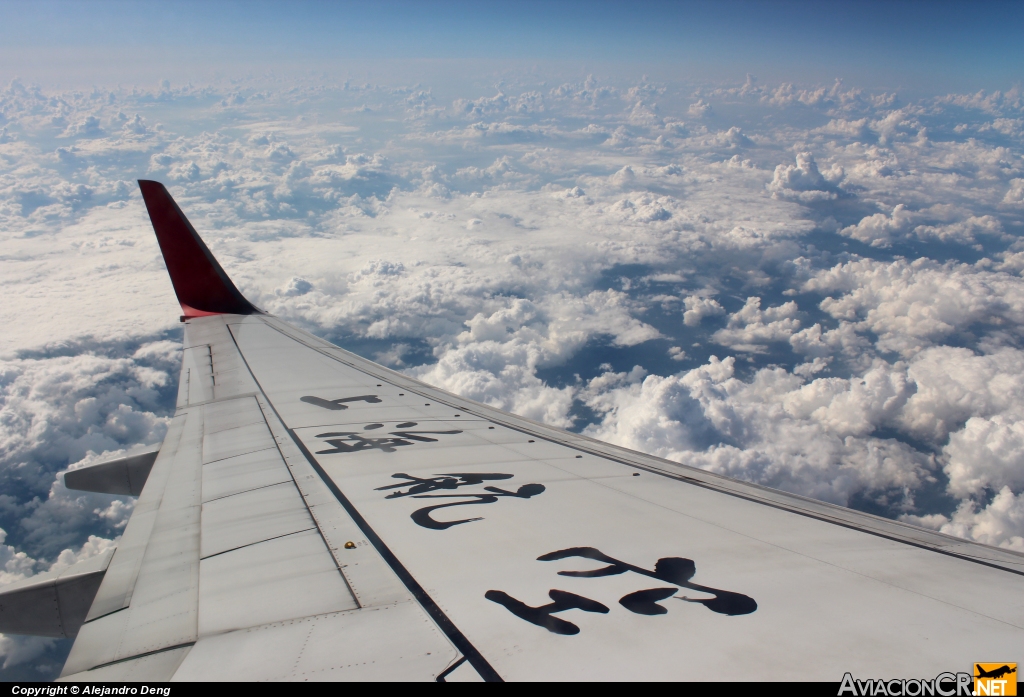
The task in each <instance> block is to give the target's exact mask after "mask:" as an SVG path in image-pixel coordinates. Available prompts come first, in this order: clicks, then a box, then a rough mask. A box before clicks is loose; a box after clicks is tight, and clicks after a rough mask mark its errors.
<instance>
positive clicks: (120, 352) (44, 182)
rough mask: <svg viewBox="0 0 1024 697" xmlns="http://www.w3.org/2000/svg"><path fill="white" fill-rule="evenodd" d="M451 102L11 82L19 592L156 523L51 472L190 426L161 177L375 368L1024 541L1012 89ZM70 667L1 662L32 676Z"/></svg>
mask: <svg viewBox="0 0 1024 697" xmlns="http://www.w3.org/2000/svg"><path fill="white" fill-rule="evenodd" d="M461 89H462V93H461V94H460V95H459V96H458V97H456V98H454V99H445V100H442V99H440V98H439V97H436V96H435V94H434V93H433V91H432V90H431V89H429V87H425V86H423V85H418V86H416V87H412V88H404V87H393V86H384V85H373V84H364V85H355V84H353V83H351V82H348V83H344V84H338V85H332V84H326V85H325V84H312V83H311V84H308V85H307V84H303V83H301V82H295V83H289V84H287V85H285V84H279V83H274V82H273V81H262V82H256V81H250V82H244V81H242V82H234V83H231V84H223V85H221V84H210V85H201V86H196V85H171V84H169V83H166V82H165V83H162V84H159V85H156V86H155V87H144V86H135V87H127V88H118V89H116V90H112V91H111V90H101V89H93V90H91V91H88V90H87V91H68V92H59V91H52V90H47V89H44V88H42V87H38V86H33V85H26V84H22V83H21V82H17V81H15V82H12V83H11V84H9V85H8V86H7V87H6V88H4V89H3V90H2V92H0V245H2V252H0V284H2V289H3V292H4V297H5V301H6V302H5V303H4V306H3V309H2V310H0V312H2V313H3V314H2V316H3V319H4V324H5V326H7V327H16V328H17V330H16V331H8V332H5V333H3V334H2V335H0V357H2V363H0V399H2V403H0V476H2V477H3V478H4V484H5V486H4V487H3V491H4V494H3V495H2V496H0V502H2V504H3V505H2V507H0V520H2V526H0V527H2V528H3V530H4V531H6V532H5V533H4V539H3V540H2V541H0V562H2V564H3V570H2V572H0V573H2V576H0V581H5V582H9V581H12V580H16V579H17V578H22V577H25V576H27V575H31V574H32V573H35V572H38V571H40V570H43V569H45V568H48V567H49V566H51V565H53V564H64V563H70V561H71V560H72V559H73V558H75V557H80V556H83V555H89V554H93V553H97V551H102V547H103V546H104V545H108V544H111V543H112V542H111V541H113V540H115V539H116V536H117V534H118V531H119V530H120V528H121V526H123V524H124V521H125V520H126V519H127V516H128V515H130V511H131V501H130V500H120V499H116V500H112V499H111V498H110V497H102V496H95V495H89V496H86V495H82V496H78V495H76V494H75V493H73V492H68V491H67V490H65V489H63V487H62V485H61V484H60V483H59V480H58V479H57V474H58V473H59V472H60V471H62V470H64V469H66V468H68V467H74V466H81V465H82V464H85V463H87V462H89V461H90V460H91V459H94V458H96V457H98V456H99V455H100V454H102V453H105V452H110V451H117V450H120V449H124V448H127V447H131V446H132V445H135V444H138V443H149V442H157V441H159V440H160V439H161V438H162V436H163V429H164V428H165V423H166V419H167V417H168V415H169V413H170V412H171V411H172V409H173V393H174V387H175V383H176V380H177V361H178V360H179V359H178V355H177V348H178V343H177V342H178V337H179V333H178V329H177V328H176V321H175V320H176V318H177V314H178V311H177V308H176V306H175V303H174V300H173V296H172V294H171V289H170V284H169V283H168V282H167V278H166V275H165V273H164V271H163V268H162V262H161V259H160V257H159V252H158V250H157V247H156V245H155V244H154V241H153V238H152V232H151V230H150V229H149V225H148V221H147V219H146V216H145V211H144V207H143V206H142V203H141V199H140V198H139V195H138V192H137V189H136V187H135V185H134V183H133V180H134V179H137V178H142V177H146V178H155V179H158V180H161V181H164V182H165V183H167V184H168V185H169V186H170V188H171V191H172V193H173V194H174V195H175V197H176V198H177V200H178V201H179V203H180V204H181V205H182V207H183V209H184V210H186V211H187V213H188V215H189V217H190V218H191V220H192V222H193V223H194V224H195V226H196V227H197V229H199V230H200V232H201V234H203V236H204V238H205V239H206V240H207V242H208V244H209V245H210V247H211V249H212V250H213V251H214V253H215V254H216V255H217V256H218V258H219V259H220V260H221V262H222V264H223V265H224V266H225V268H226V269H227V270H228V272H229V273H230V275H231V276H232V278H233V279H234V280H235V282H236V284H237V285H238V286H239V287H240V288H241V290H242V291H243V292H244V293H245V294H246V295H247V296H248V297H249V298H251V299H252V300H253V302H255V303H256V304H257V305H259V306H261V307H264V308H266V309H267V310H269V311H270V312H272V313H274V314H277V315H279V316H281V317H283V318H285V319H287V320H288V321H291V322H294V323H297V324H299V325H301V326H304V327H306V328H308V329H310V330H311V331H314V332H315V333H317V334H319V335H322V336H325V337H327V338H329V339H331V340H333V341H335V342H337V343H339V344H340V345H342V346H346V347H349V348H351V349H352V350H355V351H357V352H360V353H362V354H364V355H367V356H368V357H370V358H373V359H375V360H379V361H382V362H384V363H386V364H389V365H391V366H393V367H396V368H399V369H402V370H406V371H408V372H409V373H410V374H413V375H415V376H417V377H419V378H421V379H424V380H426V381H428V382H431V383H432V384H436V385H439V386H441V387H444V388H446V389H450V390H453V391H455V392H458V393H460V394H463V395H465V396H468V397H471V398H473V399H477V400H480V401H483V402H486V403H488V404H492V405H494V406H497V407H500V408H503V409H508V410H510V411H514V412H517V413H520V414H523V415H525V416H528V417H531V418H535V419H541V420H543V421H546V422H548V423H551V424H555V425H558V426H562V427H565V428H570V429H574V430H578V431H583V432H585V433H587V434H589V435H593V436H595V437H598V438H602V439H606V440H609V441H611V442H615V443H619V444H622V445H625V446H628V447H632V448H636V449H638V450H642V451H645V452H650V453H654V454H656V455H660V456H662V457H667V458H670V459H674V460H677V461H680V462H684V463H686V464H689V465H693V466H697V467H703V468H706V469H709V470H713V471H716V472H721V473H724V474H728V475H730V476H734V477H739V478H742V479H746V480H749V481H755V482H758V483H762V484H767V485H769V486H774V487H779V488H783V489H786V490H789V491H795V492H798V493H801V494H805V495H809V496H814V497H818V498H820V499H823V500H827V501H831V502H835V503H840V504H845V505H851V506H854V507H857V508H860V509H863V510H868V511H871V512H875V513H880V514H882V515H888V516H891V517H902V518H903V519H904V520H908V521H912V522H915V523H917V524H920V525H925V526H928V527H932V528H936V529H941V530H943V531H944V532H948V533H951V534H955V535H960V536H963V537H966V538H969V539H975V540H978V541H981V542H985V543H987V544H994V545H1002V546H1005V547H1008V548H1012V549H1017V550H1024V474H1022V473H1024V426H1022V425H1021V424H1022V419H1024V390H1022V389H1021V388H1022V387H1024V385H1022V384H1021V380H1022V379H1024V378H1021V375H1022V374H1024V371H1022V368H1024V346H1022V341H1024V280H1022V278H1021V272H1022V270H1024V243H1022V242H1021V234H1022V232H1024V194H1022V192H1024V185H1022V182H1024V161H1022V158H1021V154H1022V145H1024V141H1022V139H1024V127H1022V124H1024V103H1022V99H1021V96H1020V94H1019V93H1018V92H1016V91H1009V92H996V93H977V94H971V95H956V94H951V95H944V96H939V97H933V98H928V99H925V100H919V101H906V100H904V99H902V98H901V97H900V96H899V95H894V94H869V93H867V92H864V91H861V90H858V89H853V88H848V87H846V86H844V85H843V84H842V83H839V82H837V83H835V84H833V85H828V86H822V87H818V86H804V87H800V86H795V85H791V84H777V85H761V84H759V83H757V82H756V81H755V80H753V79H748V80H747V82H746V83H745V84H742V85H704V86H693V85H689V86H683V85H663V84H655V83H651V82H649V81H647V80H646V79H645V80H640V81H635V82H632V83H629V82H624V83H605V82H602V81H600V80H595V79H594V78H591V77H588V78H585V79H580V80H574V81H555V82H551V81H548V82H543V81H541V80H539V79H537V78H535V77H525V76H520V77H514V76H510V77H507V78H506V79H504V80H503V81H502V83H501V84H500V85H498V86H497V87H495V88H494V89H493V90H490V89H488V90H483V91H480V90H476V89H472V88H470V87H468V86H466V87H464V88H461ZM55 646H56V648H55ZM59 651H60V647H59V646H58V645H54V644H53V643H52V642H51V643H50V644H47V643H46V642H29V641H23V640H20V639H15V638H11V637H6V638H4V639H3V640H2V643H0V652H2V653H3V655H4V656H5V660H6V661H7V663H8V666H9V667H11V666H16V665H19V664H26V662H28V663H31V662H32V661H33V660H35V661H37V662H39V661H43V663H45V661H46V660H50V658H53V657H54V656H57V654H59ZM33 652H34V653H33ZM55 652H56V653H55ZM40 657H43V658H40ZM46 657H50V658H46ZM44 659H45V660H44ZM40 665H42V663H40ZM47 665H49V664H47Z"/></svg>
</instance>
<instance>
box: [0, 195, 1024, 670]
mask: <svg viewBox="0 0 1024 697" xmlns="http://www.w3.org/2000/svg"><path fill="white" fill-rule="evenodd" d="M141 185H142V187H143V193H144V195H145V198H146V202H147V205H148V206H149V209H150V214H151V217H152V218H153V222H154V227H155V228H156V230H157V235H158V238H159V239H160V243H161V248H162V249H163V251H164V256H165V259H166V260H167V262H168V269H169V271H170V272H171V277H172V281H173V282H174V285H175V290H176V292H177V294H178V298H179V300H180V301H181V303H182V307H183V309H184V312H185V316H184V317H183V319H184V321H185V345H184V358H183V361H182V372H181V382H180V388H179V394H178V402H177V411H176V413H175V416H174V418H173V420H172V422H171V427H170V429H169V431H168V435H167V438H166V440H165V441H164V443H163V446H162V447H161V449H160V451H159V454H158V455H157V456H156V459H155V461H153V462H152V469H151V470H150V471H149V474H148V478H146V480H145V486H144V487H143V488H142V492H141V495H140V496H139V499H138V502H137V504H136V507H135V512H134V513H133V515H132V517H131V519H130V521H129V523H128V526H127V528H126V529H125V532H124V535H123V537H122V539H121V541H120V544H119V546H118V548H117V550H116V552H115V553H114V556H113V558H112V559H111V560H110V563H109V566H108V567H107V568H106V571H105V574H104V575H103V577H102V583H100V585H99V590H98V591H97V592H96V595H95V598H94V600H93V601H92V603H91V606H90V608H89V612H88V615H87V617H86V620H85V623H84V624H82V625H81V627H80V629H78V630H77V631H78V634H77V639H76V641H75V644H74V647H73V649H72V651H71V655H70V657H69V658H68V661H67V664H66V666H65V668H64V673H63V678H64V679H67V680H86V679H96V680H114V679H117V680H124V679H144V680H366V679H380V680H446V681H452V680H621V679H644V680H652V679H657V680H668V679H671V680H679V679H687V680H720V679H722V678H723V676H730V678H736V677H740V678H748V679H761V680H766V679H786V680H793V679H801V680H807V679H811V680H826V681H833V682H835V681H838V680H839V679H840V678H841V677H842V675H843V673H845V672H847V671H850V672H852V673H853V674H854V675H858V676H865V677H869V676H870V677H933V676H935V675H936V674H938V673H940V672H942V671H966V670H969V669H970V666H971V664H972V663H973V662H974V661H979V660H989V659H991V660H1014V656H1016V655H1017V654H1019V652H1020V648H1021V647H1022V646H1024V556H1022V555H1019V554H1015V553H1012V552H1009V551H1007V550H1002V549H996V548H992V547H987V546H984V545H979V544H974V543H970V542H965V541H963V540H960V539H956V538H951V537H947V536H944V535H940V534H937V533H932V532H928V531H925V530H921V529H918V528H915V527H911V526H907V525H903V524H900V523H897V522H893V521H889V520H884V519H881V518H877V517H874V516H870V515H866V514H862V513H857V512H854V511H850V510H848V509H845V508H841V507H837V506H831V505H828V504H823V503H819V502H816V501H812V500H809V499H805V498H802V497H798V496H793V495H790V494H785V493H782V492H778V491H773V490H770V489H766V488H763V487H758V486H754V485H750V484H746V483H742V482H738V481H734V480H731V479H728V478H725V477H720V476H716V475H713V474H709V473H707V472H703V471H701V470H695V469H691V468H688V467H684V466H681V465H678V464H676V463H672V462H668V461H666V460H661V459H659V458H655V457H651V456H648V455H643V454H640V453H636V452H633V451H629V450H626V449H623V448H618V447H615V446H611V445H608V444H605V443H601V442H598V441H595V440H592V439H589V438H586V437H584V436H580V435H577V434H573V433H567V432H565V431H561V430H559V429H555V428H551V427H548V426H544V425H542V424H538V423H535V422H532V421H529V420H527V419H523V418H521V417H518V416H514V415H512V414H508V413H505V412H501V411H498V410H495V409H492V408H489V407H486V406H484V405H480V404H477V403H475V402H472V401H469V400H466V399H462V398H459V397H457V396H455V395H452V394H449V393H447V392H444V391H442V390H438V389H436V388H433V387H430V386H428V385H425V384H423V383H421V382H418V381H416V380H413V379H411V378H409V377H407V376H405V375H402V374H400V373H396V372H393V371H391V370H388V369H386V368H383V367H381V366H379V365H376V364H374V363H372V362H370V361H367V360H364V359H362V358H359V357H358V356H355V355H354V354H351V353H349V352H347V351H344V350H342V349H340V348H338V347H336V346H333V345H332V344H329V343H328V342H326V341H323V340H321V339H318V338H316V337H314V336H312V335H310V334H308V333H306V332H303V331H300V330H298V329H295V328H293V327H291V326H289V325H288V324H286V323H284V322H282V321H280V320H278V319H276V318H274V317H271V316H269V315H266V314H263V313H261V312H260V311H259V310H257V309H256V308H254V307H252V306H251V305H249V304H248V302H247V301H245V300H244V298H242V297H241V295H240V294H238V291H237V290H236V289H235V288H234V286H233V285H231V282H230V280H228V279H227V276H226V275H224V273H223V270H222V269H220V266H219V265H217V263H216V261H215V260H214V259H213V257H212V256H211V255H210V254H209V251H208V250H207V249H206V247H205V246H204V245H203V244H202V242H201V241H200V240H199V238H198V236H197V235H195V231H194V230H192V228H191V226H190V225H188V222H187V220H185V218H184V216H183V215H181V212H180V211H179V210H178V209H177V206H175V205H174V203H173V201H171V199H170V196H169V195H168V194H167V193H166V190H164V189H163V187H162V186H160V185H159V184H156V183H153V182H142V183H141ZM218 284H219V285H218ZM111 466H113V465H108V470H109V468H110V467H111ZM122 486H126V485H122ZM0 610H2V608H0ZM0 617H2V615H0ZM68 635H69V636H70V635H73V633H68Z"/></svg>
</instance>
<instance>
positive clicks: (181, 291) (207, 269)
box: [138, 179, 260, 319]
mask: <svg viewBox="0 0 1024 697" xmlns="http://www.w3.org/2000/svg"><path fill="white" fill-rule="evenodd" d="M138 183H139V190H140V191H141V192H142V199H143V200H144V201H145V202H146V209H147V211H148V212H149V219H150V222H152V223H153V231H154V232H155V233H156V238H157V242H158V243H159V244H160V251H161V253H162V254H163V257H164V263H165V264H166V265H167V273H168V274H169V275H170V277H171V285H173V286H174V293H175V295H176V296H177V297H178V303H179V304H180V305H181V310H182V313H183V314H182V318H183V319H192V318H194V317H206V316H209V315H221V314H235V315H251V314H257V313H260V310H259V309H257V308H256V307H255V306H254V305H253V304H252V303H250V302H249V301H248V300H246V299H245V296H243V295H242V294H241V293H240V292H239V291H238V289H237V288H236V287H235V284H234V283H232V282H231V279H230V278H228V275H227V274H226V273H225V272H224V269H223V268H221V265H220V264H219V263H217V259H216V258H214V256H213V254H212V253H211V252H210V249H209V248H208V247H207V246H206V244H205V243H204V242H203V240H202V238H201V237H200V236H199V233H197V232H196V231H195V228H193V227H192V224H191V223H189V221H188V218H186V217H185V214H184V213H182V212H181V209H180V208H179V207H178V204H177V203H175V201H174V198H173V197H172V196H171V194H170V192H169V191H168V190H167V187H165V186H164V185H163V184H162V183H160V182H158V181H155V180H152V179H139V180H138Z"/></svg>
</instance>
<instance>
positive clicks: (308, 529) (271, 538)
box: [201, 525, 316, 561]
mask: <svg viewBox="0 0 1024 697" xmlns="http://www.w3.org/2000/svg"><path fill="white" fill-rule="evenodd" d="M315 529H316V526H315V525H314V526H313V527H310V528H305V529H303V530H293V531H292V532H286V533H284V534H282V535H274V536H273V537H264V538H263V539H262V540H256V541H255V542H247V543H245V544H244V545H238V546H237V547H232V548H231V549H224V550H221V551H220V552H214V553H213V554H209V555H207V556H205V557H201V559H202V560H204V561H205V560H206V559H213V558H214V557H219V556H220V555H222V554H227V553H228V552H234V551H235V550H238V549H245V548H246V547H252V546H253V545H258V544H262V543H263V542H269V541H270V540H280V539H281V538H282V537H288V536H290V535H298V534H300V533H303V532H309V531H310V530H315Z"/></svg>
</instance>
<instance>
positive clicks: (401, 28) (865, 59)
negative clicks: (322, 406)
mask: <svg viewBox="0 0 1024 697" xmlns="http://www.w3.org/2000/svg"><path fill="white" fill-rule="evenodd" d="M2 10H3V17H4V22H3V24H2V26H0V44H2V46H3V48H2V49H0V56H3V59H4V60H3V63H4V68H3V70H4V71H5V72H10V71H14V72H18V73H19V74H21V75H23V76H30V77H47V78H49V79H56V80H71V81H83V82H86V83H88V82H89V81H90V78H91V80H92V81H93V82H96V81H102V82H109V81H111V80H112V79H113V80H118V79H130V78H137V77H138V76H139V74H140V72H144V71H151V72H152V74H153V75H156V74H160V73H164V74H165V75H164V76H166V77H170V78H172V79H175V78H179V79H181V78H187V76H189V75H202V76H206V75H210V74H214V73H218V72H220V73H230V72H232V71H238V70H240V69H249V70H261V69H273V70H275V71H276V72H278V73H281V72H288V71H289V70H324V71H327V72H329V73H336V72H338V71H339V70H341V71H344V70H346V69H347V70H371V71H374V72H377V73H379V72H383V71H391V72H399V73H400V72H401V67H398V66H396V65H395V62H398V63H403V62H405V61H408V60H409V59H419V60H424V59H429V60H433V61H439V62H440V64H438V65H436V66H434V69H435V70H436V71H438V72H451V71H457V72H459V73H462V74H471V73H473V72H478V71H480V70H481V69H485V70H494V69H497V68H499V67H500V66H503V65H505V66H507V65H515V66H520V67H521V66H523V65H528V64H530V63H532V62H540V63H543V64H545V65H548V66H549V67H550V65H551V64H558V65H561V66H563V67H564V68H565V69H568V70H580V69H583V70H586V69H588V68H589V69H590V70H594V69H602V70H604V71H615V70H618V71H621V70H622V69H624V68H626V67H633V66H643V67H644V68H645V69H647V70H648V71H649V72H650V73H651V74H652V75H653V76H658V77H661V78H663V79H665V78H671V77H677V78H678V76H679V75H680V74H684V75H686V76H687V77H688V78H691V79H708V78H712V79H727V78H733V79H735V78H737V77H740V78H741V77H742V76H743V75H744V74H745V73H747V72H749V73H753V74H755V75H757V76H758V77H759V78H761V79H764V80H776V79H787V80H797V81H803V82H815V81H822V80H827V79H830V78H834V77H842V78H844V79H846V80H852V81H854V82H856V83H857V84H859V85H861V86H864V87H870V88H880V89H881V88H884V89H896V88H901V89H902V90H905V91H910V92H913V93H921V92H933V91H944V90H951V89H952V90H957V89H968V88H972V89H997V88H1002V89H1006V88H1008V87H1010V86H1012V85H1013V84H1016V83H1018V82H1019V81H1020V80H1021V79H1022V77H1024V42H1021V41H1020V40H1019V37H1020V35H1021V31H1022V29H1024V5H1022V4H1021V3H1015V2H995V1H990V2H978V3H966V2H938V1H936V2H922V1H910V0H903V1H898V0H897V1H893V2H875V1H869V0H863V1H860V2H845V3H839V2H827V3H826V2H805V1H799V0H790V1H788V2H755V1H751V0H739V1H737V0H733V1H731V2H729V1H725V2H713V3H712V2H683V1H678V2H629V3H626V2H600V1H591V2H575V1H563V2H536V1H529V0H526V1H520V2H514V3H512V2H451V1H449V2H402V1H385V2H374V3H365V2H364V3H351V2H288V3H279V2H244V3H243V2H226V1H222V2H175V3H164V2H148V1H143V2H95V1H89V0H72V1H64V2H25V1H21V0H15V1H10V0H8V1H7V2H4V3H3V7H2ZM420 68H421V69H426V66H425V65H421V66H420Z"/></svg>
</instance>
